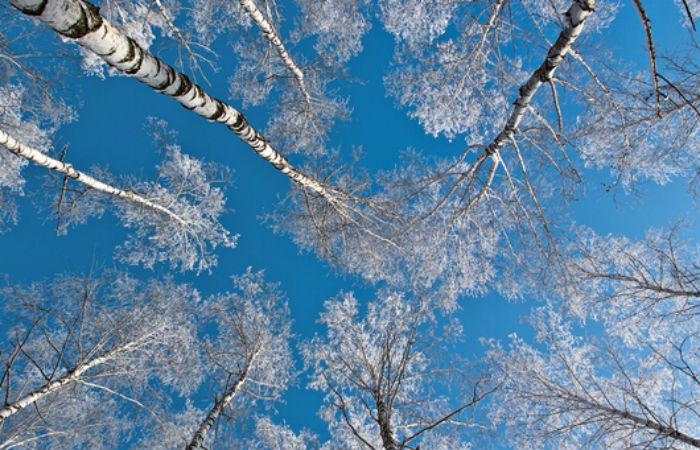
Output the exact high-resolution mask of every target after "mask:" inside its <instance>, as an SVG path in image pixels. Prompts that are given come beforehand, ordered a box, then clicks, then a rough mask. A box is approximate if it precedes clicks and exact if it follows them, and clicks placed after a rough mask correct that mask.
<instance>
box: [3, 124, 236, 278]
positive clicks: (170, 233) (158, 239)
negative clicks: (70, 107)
mask: <svg viewBox="0 0 700 450" xmlns="http://www.w3.org/2000/svg"><path fill="white" fill-rule="evenodd" d="M0 145H2V146H3V147H4V148H5V149H7V150H8V151H9V152H10V153H13V154H14V155H17V156H18V157H20V158H24V159H25V160H29V161H33V162H35V163H37V164H39V165H41V166H43V167H46V168H47V169H49V170H53V171H56V172H58V173H59V174H61V175H63V177H62V180H61V181H58V182H57V183H56V184H57V186H56V190H57V191H59V193H58V195H56V198H57V200H56V201H55V205H56V206H55V209H56V211H57V215H58V221H59V224H58V227H57V231H60V232H65V231H66V229H67V228H68V227H69V226H71V225H74V224H77V223H83V222H85V221H86V220H87V219H88V218H89V217H90V216H95V215H97V216H101V215H102V214H103V213H104V211H105V209H107V207H108V206H111V205H113V206H114V207H115V208H116V213H117V215H118V217H119V218H120V220H121V221H122V223H123V224H124V225H125V226H126V227H127V228H135V230H134V232H133V233H132V234H131V235H130V236H129V237H128V238H127V241H126V242H125V243H124V244H123V246H122V248H121V249H120V253H121V255H120V259H121V260H122V261H124V262H128V263H131V264H138V263H142V264H143V265H145V266H146V267H149V268H152V267H153V265H154V264H155V263H156V262H160V261H163V260H169V261H170V262H171V265H172V267H178V268H180V269H181V270H197V271H198V272H200V271H202V270H207V269H210V268H211V267H213V266H215V265H216V256H215V255H214V253H213V250H214V249H216V247H217V246H218V245H222V246H223V247H234V246H235V242H236V238H235V237H232V236H230V233H229V232H228V231H227V230H226V229H224V228H223V226H222V225H221V224H220V223H219V222H218V218H219V216H220V215H221V213H222V211H223V203H224V201H225V199H224V197H223V193H222V191H221V189H220V188H217V187H213V186H212V185H213V184H214V183H215V182H216V181H217V179H216V178H217V173H216V172H217V169H216V168H215V167H214V166H212V165H205V164H202V163H201V162H200V161H198V160H196V159H193V158H190V157H189V156H187V155H185V154H183V153H182V152H181V151H180V148H179V146H177V145H176V144H173V143H169V144H166V146H165V147H166V148H165V149H164V151H165V153H166V159H165V160H164V162H163V163H162V166H161V167H160V168H159V174H158V178H157V180H158V181H157V182H156V183H152V184H151V183H145V182H137V181H131V182H129V181H130V180H128V179H122V181H121V183H120V184H122V185H127V186H128V187H125V188H120V187H117V186H116V184H117V183H118V182H117V181H116V179H115V177H114V176H112V175H110V174H109V173H107V172H105V171H102V172H101V175H102V177H101V178H103V180H106V182H105V181H103V180H98V179H96V178H94V177H92V176H90V175H87V174H86V173H84V172H81V171H79V170H77V169H75V168H74V167H73V166H72V165H71V164H70V163H67V162H64V161H63V160H57V159H54V158H51V157H50V156H47V155H45V154H44V153H42V152H40V151H39V150H37V149H35V148H32V147H29V146H27V145H24V144H22V143H21V142H18V141H17V140H16V139H15V138H14V137H13V136H10V135H9V134H7V133H6V132H5V131H3V130H2V129H0ZM2 154H4V153H2ZM9 158H11V157H9ZM9 158H8V160H9V161H10V162H14V160H11V159H9ZM18 166H19V164H18ZM59 179H61V178H59ZM69 179H70V180H71V181H73V180H74V181H75V182H76V184H79V185H82V187H73V186H72V183H71V185H69V184H68V183H67V182H68V180H69ZM221 181H222V182H223V180H221ZM15 183H18V180H15ZM146 242H148V245H145V244H146Z"/></svg>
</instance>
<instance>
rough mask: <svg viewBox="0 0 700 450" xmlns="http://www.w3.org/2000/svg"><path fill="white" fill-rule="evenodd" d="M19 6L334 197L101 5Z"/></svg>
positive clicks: (20, 0) (69, 0)
mask: <svg viewBox="0 0 700 450" xmlns="http://www.w3.org/2000/svg"><path fill="white" fill-rule="evenodd" d="M10 3H11V4H12V5H13V6H14V7H15V8H17V9H19V10H20V11H21V12H23V13H25V14H28V15H31V16H36V17H37V18H38V19H39V20H40V21H41V22H43V23H45V24H47V25H48V26H50V27H51V28H52V29H53V30H54V31H56V32H57V33H59V34H60V35H62V36H64V37H67V38H70V39H74V40H75V41H76V42H77V43H78V44H79V45H81V46H83V47H84V48H86V49H88V50H90V51H92V52H94V53H95V54H97V55H99V56H100V57H101V58H102V59H104V60H105V61H106V62H107V63H108V64H109V65H111V66H112V67H114V68H116V69H117V70H119V71H120V72H122V73H124V74H126V75H130V76H133V77H135V78H136V79H138V80H139V81H141V82H142V83H144V84H146V85H148V86H149V87H151V88H153V89H154V90H156V91H157V92H160V93H162V94H165V95H167V96H169V97H172V98H173V99H175V100H177V101H178V102H179V103H180V104H181V105H182V106H184V107H185V108H187V109H190V110H192V111H194V112H195V113H197V114H198V115H200V116H202V117H204V118H206V119H207V120H210V121H215V122H219V123H223V124H224V125H226V126H227V127H228V128H229V129H230V130H231V131H233V132H234V133H235V134H236V135H237V136H238V137H239V138H240V139H241V140H242V141H243V142H245V143H246V144H248V145H249V146H250V147H251V148H252V149H253V150H255V152H256V153H257V154H258V155H260V156H261V157H263V158H264V159H265V160H266V161H268V162H269V163H270V164H272V165H273V166H274V167H275V168H276V169H277V170H279V171H280V172H282V173H283V174H285V175H287V176H288V177H289V178H290V179H291V180H292V181H294V182H295V183H298V184H300V185H302V186H303V187H305V188H308V189H311V190H313V191H315V192H317V193H318V194H320V195H322V196H324V197H326V198H328V199H333V198H334V195H333V193H331V192H329V190H328V189H327V188H326V187H325V186H324V185H323V184H322V183H321V182H319V181H318V180H315V179H314V178H311V177H309V176H307V175H306V174H304V173H302V172H301V171H300V170H298V169H296V168H295V167H294V166H292V165H291V164H290V163H289V161H288V160H287V158H285V157H284V156H283V155H281V154H280V153H279V152H278V151H277V150H275V149H274V148H272V147H271V146H270V145H269V143H268V142H267V141H266V140H265V138H264V137H263V136H262V135H261V134H260V133H259V132H258V131H256V130H255V129H254V128H253V127H251V126H250V125H249V124H248V121H247V119H246V118H245V116H243V114H241V112H239V111H238V110H236V109H235V108H234V107H232V106H231V105H228V104H226V103H224V102H222V101H221V100H218V99H216V98H214V97H211V96H210V95H208V94H207V93H206V92H204V90H203V89H202V87H201V86H199V85H198V84H195V83H192V82H191V81H190V79H189V78H188V77H187V75H184V74H183V73H180V72H178V71H177V70H175V69H174V68H173V67H172V66H170V65H168V64H166V63H165V62H163V61H161V60H160V59H159V58H158V57H156V56H154V55H152V54H151V53H149V52H148V51H146V50H144V49H142V48H141V47H140V46H139V45H138V44H137V43H136V42H135V41H134V40H133V39H131V38H129V37H128V36H126V35H124V34H123V33H122V32H120V31H119V30H117V29H116V28H115V27H114V26H113V25H112V24H111V23H109V22H108V21H107V20H105V19H104V18H103V17H101V16H100V13H99V8H98V7H97V6H95V5H93V4H92V3H89V2H87V1H84V0H10Z"/></svg>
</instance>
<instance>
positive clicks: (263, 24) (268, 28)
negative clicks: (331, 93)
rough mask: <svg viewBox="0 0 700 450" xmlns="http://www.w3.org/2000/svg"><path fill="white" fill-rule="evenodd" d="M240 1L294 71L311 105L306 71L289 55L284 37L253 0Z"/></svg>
mask: <svg viewBox="0 0 700 450" xmlns="http://www.w3.org/2000/svg"><path fill="white" fill-rule="evenodd" d="M239 2H240V4H241V6H242V7H243V9H245V10H246V12H247V13H248V14H249V15H250V17H251V19H253V22H255V24H256V25H257V26H258V28H260V31H262V32H263V34H264V35H265V37H266V38H267V40H268V41H270V43H271V44H272V45H273V47H275V50H277V54H279V55H280V59H282V62H283V63H284V66H285V67H286V68H287V69H288V70H289V71H290V72H292V74H293V75H294V78H296V79H297V83H298V84H299V90H300V91H301V93H302V94H303V95H304V100H306V103H307V104H308V105H311V95H310V94H309V90H308V89H307V88H306V82H305V81H304V73H303V72H302V71H301V69H300V68H299V66H297V65H296V64H295V63H294V60H293V59H292V57H291V56H290V55H289V52H288V51H287V49H286V48H285V47H284V44H283V43H282V39H280V37H279V35H278V34H277V32H276V31H275V28H274V27H273V26H272V24H271V23H270V22H268V21H267V20H266V19H265V16H264V15H263V13H262V12H261V11H260V10H259V9H258V7H257V6H255V3H254V2H253V0H239Z"/></svg>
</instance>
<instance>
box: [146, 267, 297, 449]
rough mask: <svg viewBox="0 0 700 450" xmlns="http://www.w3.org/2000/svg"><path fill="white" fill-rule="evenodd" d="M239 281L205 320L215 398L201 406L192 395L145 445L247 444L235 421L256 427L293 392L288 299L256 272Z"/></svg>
mask: <svg viewBox="0 0 700 450" xmlns="http://www.w3.org/2000/svg"><path fill="white" fill-rule="evenodd" d="M232 279H233V283H234V286H235V290H234V291H232V292H226V293H222V294H218V295H214V296H212V297H210V298H208V299H207V300H206V301H205V303H204V305H203V307H204V310H203V312H202V313H201V314H199V316H198V327H199V330H200V336H201V337H200V339H201V348H200V350H201V351H202V354H203V358H204V361H203V365H202V366H200V369H201V372H202V374H201V375H202V376H204V377H205V384H204V385H205V387H206V391H207V392H209V393H210V394H211V397H213V398H209V397H208V398H207V401H206V403H205V405H206V406H204V407H200V406H198V405H199V404H202V403H201V402H200V401H196V403H197V405H195V401H194V400H196V399H197V398H196V397H195V396H192V397H190V399H191V400H192V403H190V404H189V406H188V407H186V408H185V410H184V411H182V412H180V413H178V415H177V416H175V417H171V418H170V419H169V420H168V421H164V424H162V425H161V426H160V427H158V428H156V429H154V430H152V431H151V432H150V433H149V436H147V437H146V438H145V439H144V440H143V441H142V442H141V444H140V445H142V446H145V447H148V448H156V449H167V448H182V447H183V446H184V447H185V448H187V449H192V450H195V449H204V448H212V445H215V443H216V442H220V441H224V442H227V443H230V442H234V441H235V440H236V439H240V436H237V435H236V431H235V427H234V424H236V423H237V424H250V423H254V420H253V419H254V417H253V414H255V413H256V412H258V411H260V410H261V409H263V408H265V407H266V406H269V405H271V404H273V402H274V401H276V400H278V399H279V398H280V396H281V395H282V394H283V393H284V391H285V390H286V389H287V386H288V383H289V382H290V381H291V379H292V376H293V372H294V369H293V361H292V356H291V349H290V347H289V340H290V337H291V331H290V328H291V326H290V325H291V324H290V321H289V317H288V315H289V311H288V309H287V304H286V300H285V299H284V297H283V295H282V294H281V292H280V291H279V288H278V285H277V284H274V283H270V282H266V281H265V280H264V278H263V273H262V272H252V271H251V270H250V268H249V269H248V271H247V272H245V273H244V274H242V275H237V276H233V277H232ZM228 423H230V425H227V424H228ZM251 426H254V425H251ZM164 432H165V433H168V437H167V438H166V439H163V436H164Z"/></svg>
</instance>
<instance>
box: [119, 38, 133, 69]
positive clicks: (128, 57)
mask: <svg viewBox="0 0 700 450" xmlns="http://www.w3.org/2000/svg"><path fill="white" fill-rule="evenodd" d="M126 42H127V44H128V45H127V50H126V55H124V57H123V58H122V59H120V60H119V61H117V64H123V63H126V62H129V61H131V60H132V59H134V55H135V54H136V50H135V48H136V46H137V44H136V42H134V40H133V39H131V38H130V37H127V38H126Z"/></svg>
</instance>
